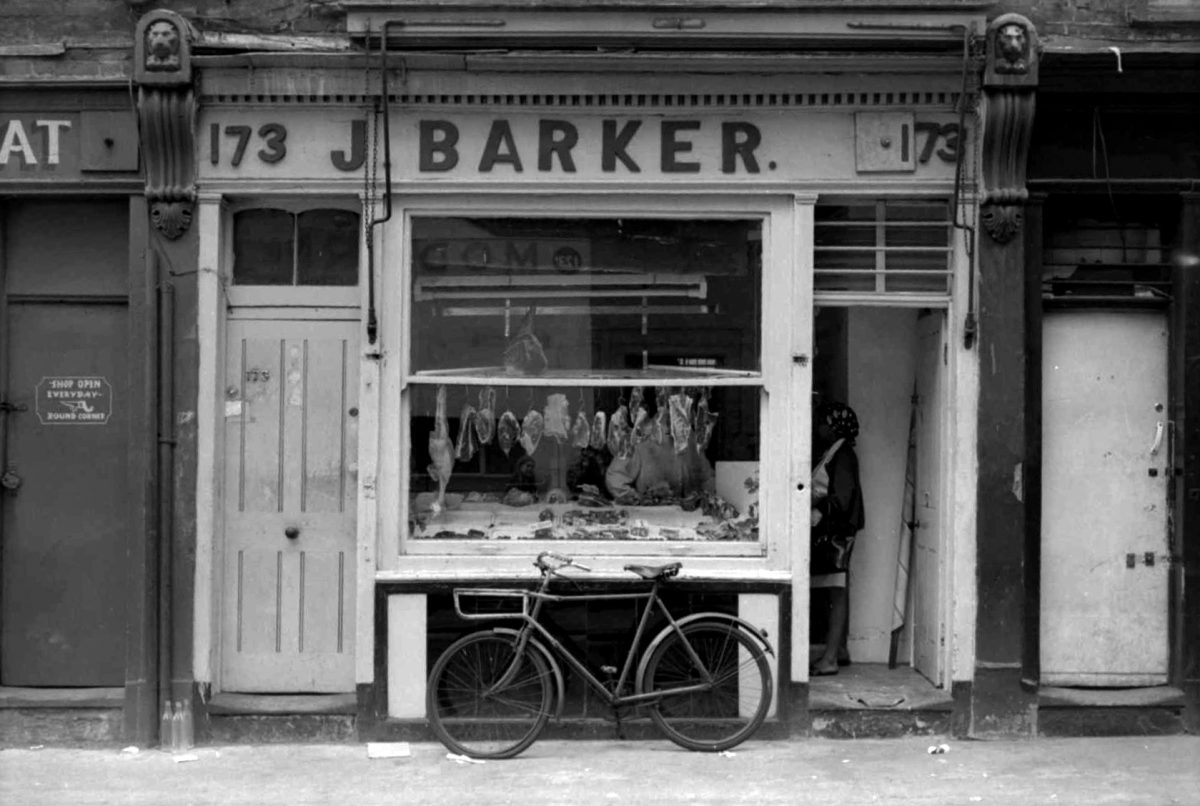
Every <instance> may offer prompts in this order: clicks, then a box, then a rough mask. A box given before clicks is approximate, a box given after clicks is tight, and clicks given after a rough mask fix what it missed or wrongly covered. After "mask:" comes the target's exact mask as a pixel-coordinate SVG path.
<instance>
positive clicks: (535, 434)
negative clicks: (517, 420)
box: [520, 406, 546, 456]
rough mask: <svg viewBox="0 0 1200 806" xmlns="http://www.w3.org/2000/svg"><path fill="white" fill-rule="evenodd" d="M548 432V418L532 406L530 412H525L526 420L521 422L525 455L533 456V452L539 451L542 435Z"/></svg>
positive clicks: (522, 445)
mask: <svg viewBox="0 0 1200 806" xmlns="http://www.w3.org/2000/svg"><path fill="white" fill-rule="evenodd" d="M545 430H546V418H544V417H543V416H542V413H541V412H540V411H538V410H537V409H535V408H533V407H532V406H530V407H529V411H527V412H525V418H524V419H523V420H521V438H520V443H521V447H522V448H524V449H525V453H526V454H527V455H529V456H533V452H534V451H536V450H537V446H538V443H539V442H541V441H542V434H543V433H544V432H545Z"/></svg>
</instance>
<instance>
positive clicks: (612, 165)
mask: <svg viewBox="0 0 1200 806" xmlns="http://www.w3.org/2000/svg"><path fill="white" fill-rule="evenodd" d="M641 127H642V122H641V121H640V120H631V121H629V122H627V123H626V124H625V125H624V126H622V127H621V130H620V131H617V122H616V121H615V120H606V121H604V127H603V129H602V134H601V144H602V148H601V150H600V170H602V171H604V172H605V173H612V172H613V171H615V170H617V160H620V161H621V164H622V165H624V166H625V167H626V168H627V169H629V172H630V173H634V174H637V173H641V172H642V169H641V168H640V167H638V164H637V163H636V162H634V161H633V158H632V157H630V156H629V153H628V152H626V151H625V149H626V148H628V147H629V141H630V140H632V139H633V136H634V135H635V134H637V130H638V129H640V128H641Z"/></svg>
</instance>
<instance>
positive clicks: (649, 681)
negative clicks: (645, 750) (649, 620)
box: [642, 624, 772, 750]
mask: <svg viewBox="0 0 1200 806" xmlns="http://www.w3.org/2000/svg"><path fill="white" fill-rule="evenodd" d="M683 634H684V636H686V645H685V639H684V638H681V637H680V636H679V635H678V634H673V635H671V636H669V637H668V638H667V639H666V640H665V641H664V642H663V643H662V644H661V645H660V646H659V647H658V649H657V650H655V654H654V657H653V658H652V659H651V661H650V662H649V664H648V666H647V671H646V677H645V679H644V680H643V681H642V686H643V690H644V691H662V692H666V696H664V697H663V698H662V700H661V701H660V702H659V703H658V704H657V706H656V707H655V708H654V710H652V711H651V717H652V718H653V719H654V721H655V722H656V723H657V724H658V725H659V727H660V728H661V729H662V730H663V731H664V732H665V733H666V734H667V736H668V737H669V738H671V740H672V741H674V742H676V743H677V744H680V745H682V746H684V747H688V748H689V749H693V750H721V749H726V748H728V747H732V746H734V745H736V744H738V743H739V742H741V741H744V740H745V739H746V738H747V737H748V736H750V735H751V734H752V733H753V732H754V731H755V730H757V729H758V726H759V725H760V724H761V723H762V721H763V719H764V718H765V717H766V712H767V708H768V707H769V705H770V699H771V688H772V687H771V680H770V672H769V667H768V666H767V663H766V659H765V656H764V655H763V653H762V650H761V649H759V648H758V646H757V644H755V643H754V642H753V641H751V640H750V639H749V638H748V637H747V636H746V635H745V634H743V633H741V632H740V631H738V630H737V629H736V628H735V627H733V626H731V625H724V624H694V625H690V626H689V627H686V628H684V630H683ZM688 645H690V647H691V649H692V651H693V652H694V653H695V656H694V657H693V654H692V652H689V651H688ZM697 659H698V660H699V664H700V665H699V666H698V665H697V662H696V660H697ZM696 686H703V687H704V688H703V689H702V690H700V691H692V692H688V693H681V694H676V695H670V693H669V692H670V691H671V690H672V689H680V688H687V687H696Z"/></svg>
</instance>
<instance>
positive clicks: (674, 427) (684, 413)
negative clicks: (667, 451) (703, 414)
mask: <svg viewBox="0 0 1200 806" xmlns="http://www.w3.org/2000/svg"><path fill="white" fill-rule="evenodd" d="M670 406H671V439H672V440H673V441H674V442H675V453H683V452H684V451H686V450H687V447H688V441H689V440H690V439H691V438H692V396H691V395H689V394H688V393H687V390H686V389H685V390H681V391H680V392H679V394H675V395H671V398H670Z"/></svg>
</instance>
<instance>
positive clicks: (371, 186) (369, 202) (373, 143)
mask: <svg viewBox="0 0 1200 806" xmlns="http://www.w3.org/2000/svg"><path fill="white" fill-rule="evenodd" d="M363 98H364V99H367V98H372V95H371V54H370V48H368V50H367V55H366V57H365V58H364V59H363ZM366 123H367V131H366V133H365V136H366V139H367V142H366V143H364V144H363V146H364V148H366V149H367V150H369V151H370V152H371V153H370V156H369V157H368V159H367V162H366V164H365V165H364V166H363V208H364V213H365V214H364V215H363V234H364V235H365V236H366V238H367V248H368V249H370V248H372V247H371V222H372V221H374V220H375V182H376V167H375V166H376V162H377V157H378V154H379V137H378V135H377V132H376V128H377V127H378V125H379V102H378V100H372V102H371V105H370V106H369V107H368V108H367V121H366Z"/></svg>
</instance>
